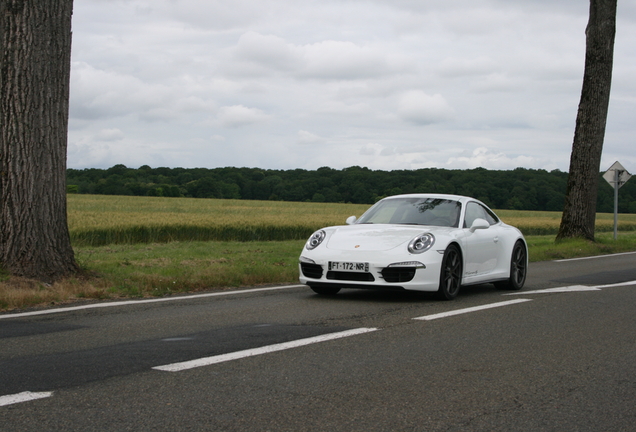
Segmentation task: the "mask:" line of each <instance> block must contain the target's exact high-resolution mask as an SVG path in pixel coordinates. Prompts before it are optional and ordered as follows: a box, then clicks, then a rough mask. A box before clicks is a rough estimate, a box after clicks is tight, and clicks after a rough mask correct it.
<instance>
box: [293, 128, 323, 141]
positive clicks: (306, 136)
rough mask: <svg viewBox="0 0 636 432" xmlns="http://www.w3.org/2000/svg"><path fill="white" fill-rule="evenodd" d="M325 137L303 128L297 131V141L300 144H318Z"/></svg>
mask: <svg viewBox="0 0 636 432" xmlns="http://www.w3.org/2000/svg"><path fill="white" fill-rule="evenodd" d="M324 141H325V139H324V138H321V137H320V136H318V135H316V134H313V133H311V132H307V131H305V130H299V131H298V142H299V143H300V144H318V143H322V142H324Z"/></svg>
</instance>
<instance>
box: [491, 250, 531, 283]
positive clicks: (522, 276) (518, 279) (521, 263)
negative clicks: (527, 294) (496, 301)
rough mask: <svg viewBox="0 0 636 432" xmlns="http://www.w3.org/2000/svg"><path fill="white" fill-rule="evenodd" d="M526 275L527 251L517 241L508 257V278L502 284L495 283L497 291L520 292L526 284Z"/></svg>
mask: <svg viewBox="0 0 636 432" xmlns="http://www.w3.org/2000/svg"><path fill="white" fill-rule="evenodd" d="M527 274H528V251H527V250H526V245H525V244H524V243H523V242H522V241H521V240H518V241H517V243H515V246H514V247H513V248H512V254H511V255H510V277H509V278H508V280H505V281H503V282H497V283H495V287H497V289H504V290H520V289H521V288H523V285H524V284H525V283H526V275H527Z"/></svg>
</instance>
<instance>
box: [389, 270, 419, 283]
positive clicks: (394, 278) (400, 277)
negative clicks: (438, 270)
mask: <svg viewBox="0 0 636 432" xmlns="http://www.w3.org/2000/svg"><path fill="white" fill-rule="evenodd" d="M382 277H383V278H384V280H385V281H387V282H410V281H412V280H413V278H414V277H415V267H387V268H385V269H384V270H382Z"/></svg>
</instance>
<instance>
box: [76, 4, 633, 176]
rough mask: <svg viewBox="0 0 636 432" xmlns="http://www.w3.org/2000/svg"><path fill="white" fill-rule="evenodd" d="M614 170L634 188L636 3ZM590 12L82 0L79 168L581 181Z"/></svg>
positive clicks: (620, 79)
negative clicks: (465, 174)
mask: <svg viewBox="0 0 636 432" xmlns="http://www.w3.org/2000/svg"><path fill="white" fill-rule="evenodd" d="M618 3H619V4H618V19H617V34H616V45H615V52H614V76H613V82H612V96H611V101H610V110H609V117H608V124H607V132H606V136H605V145H604V154H603V160H602V163H601V170H606V169H607V168H609V167H610V165H611V164H612V163H614V161H617V160H618V161H620V162H621V163H622V164H623V165H624V166H625V167H626V168H627V170H628V171H630V172H631V173H636V153H635V152H634V138H635V137H636V49H635V47H636V2H634V1H625V0H619V1H618ZM588 13H589V1H588V0H359V1H350V0H317V1H313V0H224V1H219V0H75V9H74V13H73V53H72V73H71V113H70V125H69V126H70V131H69V146H68V166H69V167H70V168H107V167H110V166H113V165H115V164H124V165H126V166H128V167H131V168H136V167H139V166H141V165H150V166H151V167H160V166H164V167H185V168H194V167H206V168H215V167H224V166H234V167H259V168H270V169H295V168H303V169H311V170H313V169H317V168H319V167H322V166H329V167H332V168H337V169H341V168H344V167H348V166H352V165H359V166H363V167H369V168H371V169H382V170H394V169H418V168H429V167H438V168H447V169H466V168H475V167H484V168H488V169H497V170H499V169H514V168H516V167H524V168H534V169H539V168H540V169H546V170H553V169H560V170H562V171H567V170H568V167H569V160H570V152H571V147H572V139H573V135H574V124H575V120H576V112H577V108H578V103H579V98H580V92H581V84H582V79H583V67H584V60H585V26H586V24H587V20H588Z"/></svg>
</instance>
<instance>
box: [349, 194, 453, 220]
mask: <svg viewBox="0 0 636 432" xmlns="http://www.w3.org/2000/svg"><path fill="white" fill-rule="evenodd" d="M461 208H462V205H461V203H460V202H458V201H453V200H447V199H440V198H391V199H386V200H383V201H380V202H378V203H377V204H376V205H374V206H373V207H371V208H370V209H369V210H368V211H367V212H366V213H365V214H363V215H362V217H361V218H360V219H359V220H358V221H357V223H359V224H364V223H366V224H404V225H432V226H445V227H457V226H458V225H459V213H460V211H461Z"/></svg>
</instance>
